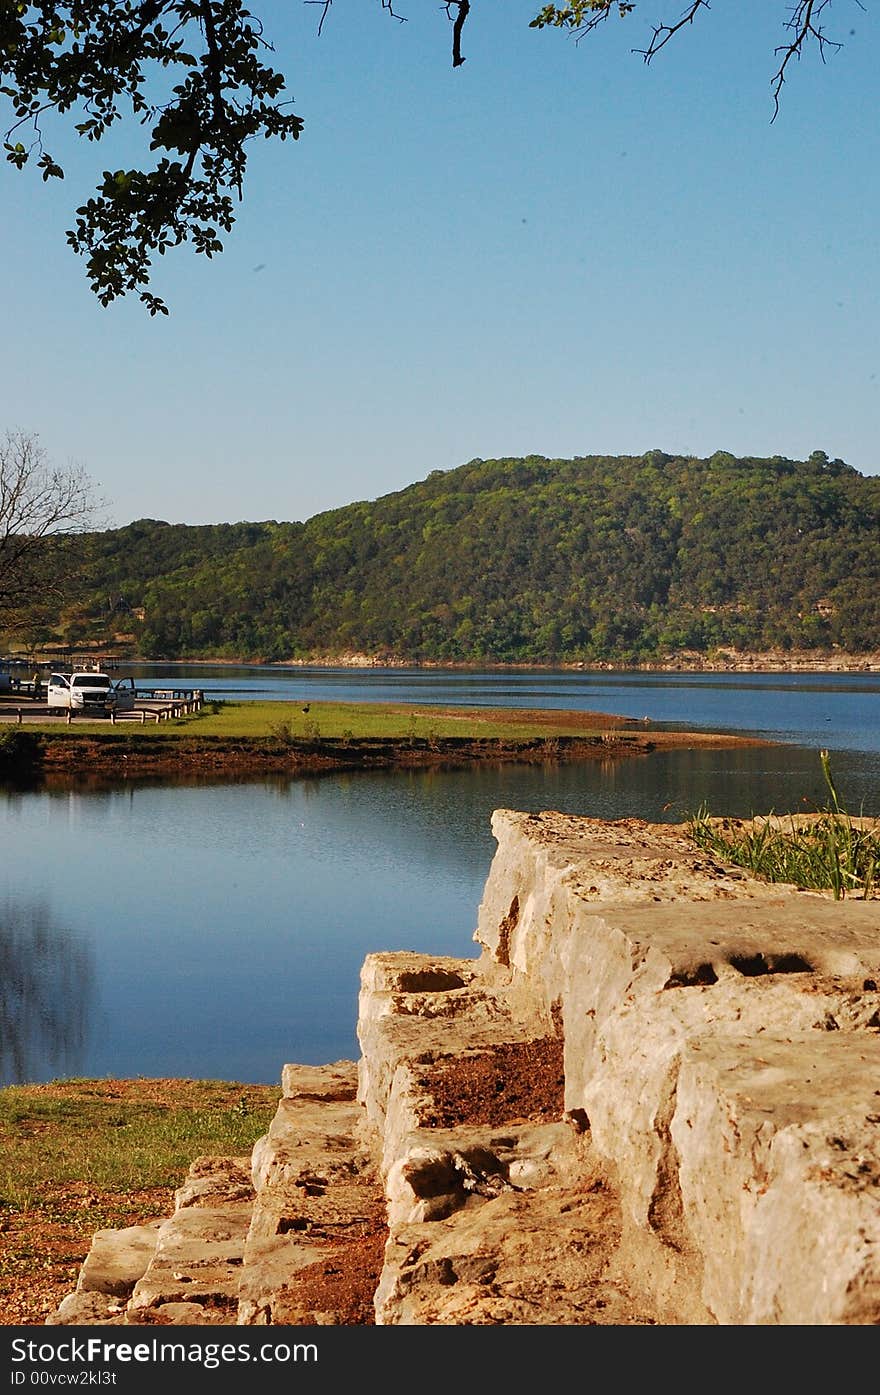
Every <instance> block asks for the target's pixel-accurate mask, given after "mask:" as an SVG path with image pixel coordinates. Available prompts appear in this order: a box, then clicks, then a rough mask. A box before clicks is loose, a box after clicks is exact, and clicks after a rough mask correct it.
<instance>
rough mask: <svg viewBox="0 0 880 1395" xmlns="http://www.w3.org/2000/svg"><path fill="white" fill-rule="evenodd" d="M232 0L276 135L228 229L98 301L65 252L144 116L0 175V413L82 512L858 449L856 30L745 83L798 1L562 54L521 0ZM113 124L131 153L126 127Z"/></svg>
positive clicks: (871, 270)
mask: <svg viewBox="0 0 880 1395" xmlns="http://www.w3.org/2000/svg"><path fill="white" fill-rule="evenodd" d="M400 8H401V13H403V14H404V15H406V16H407V22H406V23H403V24H400V23H396V22H395V21H394V20H393V19H390V18H389V16H388V14H387V13H386V12H384V11H383V10H382V8H381V6H380V3H379V0H335V3H334V6H333V9H332V10H331V12H330V14H329V16H328V19H327V22H326V24H325V26H324V30H323V33H322V35H321V37H320V38H318V37H316V32H315V31H316V24H317V18H318V15H319V13H320V10H319V9H318V8H317V7H316V6H313V5H308V4H302V3H299V0H253V4H252V9H253V10H254V11H255V12H256V13H258V14H259V15H261V17H262V18H263V19H264V21H265V24H266V30H267V34H268V36H269V37H271V38H272V39H273V41H274V43H275V49H276V54H275V62H276V65H277V66H278V67H279V68H280V69H281V70H282V71H283V72H284V73H285V74H286V76H287V78H288V83H289V94H290V95H291V97H292V98H293V104H294V110H296V111H297V112H298V113H299V114H300V115H301V116H302V117H303V118H304V120H305V130H304V133H303V135H302V137H301V139H300V140H299V141H298V142H296V143H294V142H287V143H286V144H284V145H272V144H270V143H261V144H260V145H258V146H255V147H254V150H253V154H252V156H251V164H250V178H249V181H248V185H247V187H246V190H245V198H244V202H243V204H242V205H240V208H239V216H238V221H237V223H236V226H235V228H234V229H233V231H232V233H231V234H230V235H229V236H228V238H227V239H226V250H225V251H224V252H223V253H222V254H221V255H220V256H218V257H217V258H215V259H214V260H213V261H211V262H208V261H206V260H205V259H204V258H201V257H197V256H196V255H195V254H194V253H192V252H191V251H189V250H188V249H184V248H182V249H179V250H177V251H176V252H175V253H173V254H170V255H169V256H168V257H166V258H164V259H159V258H157V264H156V268H155V277H154V281H153V286H152V289H153V290H154V291H155V292H156V293H157V294H159V295H161V296H163V297H164V299H165V300H166V301H167V302H168V304H169V306H170V310H171V314H170V316H169V317H167V318H165V317H156V318H153V319H151V318H150V317H149V315H148V314H147V313H146V312H145V311H144V310H143V308H142V307H141V306H140V305H139V303H137V302H136V301H135V300H127V301H122V302H117V303H115V304H114V305H112V306H110V307H108V308H106V309H105V308H102V307H101V305H100V304H99V303H98V301H97V299H96V298H95V296H94V295H93V294H92V292H91V291H90V290H89V288H88V286H87V283H86V280H85V275H84V267H83V264H82V262H81V261H80V259H79V258H77V257H76V256H75V255H74V254H73V253H72V252H70V251H69V250H68V248H67V246H66V243H65V238H64V233H65V230H66V229H67V228H68V227H70V226H71V224H72V221H73V219H72V211H73V209H74V208H75V206H76V205H77V204H78V203H81V202H83V201H84V199H85V198H86V197H88V195H89V194H90V193H91V191H92V188H93V184H94V182H95V179H96V178H97V177H98V176H99V174H100V172H101V170H103V169H105V168H115V167H117V166H118V165H122V164H125V163H134V156H133V149H134V147H136V146H137V143H138V137H137V135H135V134H131V133H130V134H128V135H126V136H121V135H120V136H116V137H114V141H113V144H112V145H108V146H107V148H106V150H105V149H102V147H101V146H98V147H95V146H89V147H85V148H84V149H82V150H77V149H75V148H71V145H70V142H68V141H66V140H65V138H64V136H63V133H60V137H59V138H55V137H54V132H53V129H52V128H51V127H47V128H46V144H47V146H48V148H50V149H52V150H53V151H55V152H57V153H59V154H60V155H61V156H62V163H64V164H65V168H66V172H67V177H66V179H65V180H64V182H63V183H53V184H51V185H44V184H42V182H41V181H40V179H39V177H38V176H37V175H36V174H35V173H24V174H18V173H16V172H15V171H14V170H13V169H12V168H11V167H9V168H6V167H4V168H2V169H0V250H2V273H0V275H2V283H0V284H2V304H3V327H4V333H3V335H2V336H0V429H5V428H7V427H10V428H15V429H23V430H25V431H29V432H35V433H36V434H38V435H39V437H40V440H41V442H42V444H43V446H44V447H45V448H46V450H47V452H48V453H49V455H50V457H51V458H52V459H53V460H55V461H56V462H57V463H59V464H67V463H72V462H73V463H76V464H79V465H81V466H83V467H84V468H85V469H86V470H87V471H88V473H89V474H90V475H91V477H92V478H93V480H94V481H95V483H96V485H97V487H98V489H99V490H100V492H101V494H102V495H103V496H104V498H105V500H106V502H107V508H106V511H105V513H104V514H103V515H102V517H101V522H103V523H106V524H108V525H115V524H125V523H128V522H130V521H132V520H133V519H136V518H142V517H151V518H162V519H166V520H167V521H168V522H171V523H215V522H235V521H239V520H244V519H247V520H261V519H269V518H275V519H278V520H291V519H305V518H308V517H310V516H311V515H313V514H315V513H318V512H320V511H322V510H324V509H328V508H335V507H337V506H339V505H342V504H346V503H349V502H351V501H353V500H356V499H373V498H376V497H378V496H379V495H382V494H385V493H388V492H390V491H392V490H396V489H401V488H403V487H405V486H406V485H407V484H410V483H412V482H413V481H415V480H418V479H422V478H424V476H426V475H427V474H428V473H429V472H430V471H431V470H435V469H452V468H454V467H455V466H457V465H460V464H462V463H463V462H465V461H467V460H470V459H472V458H473V457H475V456H480V457H483V458H485V459H488V458H491V457H495V456H502V455H526V454H529V453H532V452H534V453H538V454H544V455H550V456H571V455H589V454H594V453H607V454H639V453H641V452H643V451H645V450H650V449H653V448H658V449H661V450H665V451H668V452H689V453H693V454H696V455H707V454H711V453H712V452H713V451H715V450H728V451H732V452H733V453H734V454H738V455H744V454H754V455H774V454H780V455H786V456H791V457H795V458H797V457H801V456H805V455H808V454H809V453H810V451H812V450H817V449H818V450H825V451H826V452H827V453H828V454H829V455H830V456H832V457H833V456H840V457H841V458H843V459H844V460H846V461H848V462H849V463H850V464H851V465H854V466H855V467H856V468H857V469H858V470H860V471H861V472H862V473H865V474H874V473H877V471H878V469H880V439H878V431H877V427H878V405H880V352H878V324H880V315H878V310H880V306H878V291H880V259H878V256H877V251H878V231H877V230H878V227H880V198H878V187H877V170H878V168H880V160H878V154H880V151H878V121H877V103H876V65H877V54H878V42H877V41H878V18H877V14H876V9H875V7H872V6H871V5H870V4H868V5H867V6H866V8H865V9H862V8H861V7H860V6H859V5H858V4H857V3H856V0H834V4H833V5H832V6H831V8H830V11H828V12H826V28H827V30H828V32H829V35H830V36H831V37H834V38H839V39H841V40H843V42H844V46H843V48H842V49H841V50H840V51H839V52H834V53H832V52H829V53H828V55H827V61H826V63H825V64H824V65H823V64H822V63H821V62H820V60H819V59H818V57H817V56H816V55H815V54H812V55H809V56H806V57H804V58H803V59H802V60H801V62H800V63H799V64H796V65H794V70H793V71H792V72H791V76H790V79H789V81H788V82H787V83H786V85H785V88H784V91H783V97H782V104H781V110H780V114H779V117H778V119H777V120H776V121H775V122H772V123H771V117H772V114H773V105H772V96H771V87H770V80H771V77H772V74H773V70H774V65H775V59H774V51H773V50H774V46H775V45H776V44H778V43H780V42H781V41H782V39H783V37H784V32H783V29H782V24H783V21H784V19H785V18H786V16H787V14H788V12H789V7H788V5H787V4H785V3H781V0H780V3H777V0H740V3H738V4H734V3H733V0H716V3H715V5H714V6H713V8H712V9H711V10H707V11H705V12H704V13H702V14H701V15H700V16H699V18H698V20H697V22H696V23H695V24H694V25H693V26H692V27H690V28H689V29H687V30H685V31H683V32H682V33H681V34H680V35H679V36H678V37H677V38H676V39H675V40H674V41H673V42H672V43H670V44H669V45H668V46H667V48H666V49H665V50H664V51H663V53H661V54H660V55H659V56H658V57H657V58H656V59H655V61H654V62H653V63H652V64H650V65H649V66H646V65H645V64H644V63H643V62H642V60H641V59H640V58H639V57H638V56H637V55H636V54H634V53H633V52H632V51H631V50H632V49H634V48H639V47H643V46H644V44H645V43H646V42H647V39H648V37H649V35H650V27H651V25H652V23H654V22H656V21H657V20H659V19H666V20H670V19H675V18H677V16H678V14H679V13H680V9H679V8H678V7H677V6H676V4H675V0H673V3H672V4H671V5H670V6H669V7H666V6H665V5H664V4H663V3H662V0H640V3H639V5H638V8H637V11H636V13H635V15H633V16H631V17H630V18H629V19H627V20H625V21H618V20H616V19H611V20H609V22H608V23H606V24H605V25H603V26H602V27H600V29H599V30H598V31H597V32H596V33H595V34H593V35H592V36H590V37H589V38H588V39H585V40H584V41H583V42H582V43H580V44H575V43H574V42H572V40H571V39H570V38H567V37H565V36H564V35H562V34H561V33H558V32H555V31H549V30H547V31H543V32H538V31H532V30H529V28H528V20H529V18H530V17H531V15H532V14H533V13H534V12H535V10H536V9H537V8H538V4H537V3H528V0H506V2H505V3H504V4H503V5H502V4H501V3H499V0H472V11H471V16H470V19H469V21H468V25H467V28H466V30H465V38H464V52H465V55H466V59H467V61H466V62H465V64H464V65H463V66H462V67H461V68H459V69H456V70H453V68H452V66H451V61H450V28H449V24H448V21H447V19H446V16H445V14H444V12H443V9H442V7H441V6H439V5H436V4H434V3H430V4H429V3H428V0H400ZM127 147H128V148H127Z"/></svg>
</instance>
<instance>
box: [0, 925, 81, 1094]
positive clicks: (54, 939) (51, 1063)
mask: <svg viewBox="0 0 880 1395" xmlns="http://www.w3.org/2000/svg"><path fill="white" fill-rule="evenodd" d="M94 992H95V966H94V962H93V955H92V953H91V951H90V949H89V948H88V947H87V946H86V945H85V944H84V943H83V942H82V941H81V940H79V939H77V937H76V936H74V935H73V934H71V933H70V931H68V930H66V929H64V927H63V926H61V925H58V924H57V923H53V920H52V916H51V913H50V911H49V908H48V903H46V902H42V901H28V900H16V899H13V898H7V900H6V901H5V902H2V903H0V1084H3V1085H18V1084H23V1083H25V1082H26V1081H29V1080H45V1079H47V1078H49V1077H50V1076H52V1075H53V1074H55V1075H75V1074H77V1073H78V1071H79V1070H80V1068H81V1067H82V1064H83V1062H84V1060H85V1049H86V1027H87V1023H88V1021H89V1019H90V1017H91V1015H92V1004H93V999H94Z"/></svg>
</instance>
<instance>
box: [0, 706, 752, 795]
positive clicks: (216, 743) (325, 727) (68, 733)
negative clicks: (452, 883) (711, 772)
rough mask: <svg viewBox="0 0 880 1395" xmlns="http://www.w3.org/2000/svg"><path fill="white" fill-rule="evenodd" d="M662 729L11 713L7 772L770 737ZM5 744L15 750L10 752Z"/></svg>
mask: <svg viewBox="0 0 880 1395" xmlns="http://www.w3.org/2000/svg"><path fill="white" fill-rule="evenodd" d="M766 744H769V743H767V742H763V741H759V740H758V739H757V738H747V737H738V736H723V735H716V734H713V733H709V732H688V731H667V730H655V729H654V728H653V727H652V725H651V723H650V722H647V721H637V720H635V719H633V718H627V717H620V716H615V715H612V714H608V713H600V712H576V711H565V710H557V709H547V710H544V709H529V708H497V707H496V708H478V707H473V708H464V707H443V706H437V705H431V706H427V705H421V704H408V703H378V702H377V703H372V702H363V703H350V702H295V701H285V702H278V701H276V702H268V701H267V702H259V701H257V702H251V701H246V702H213V703H212V702H209V703H207V704H205V706H204V707H203V708H202V709H201V711H199V712H193V713H189V714H187V715H185V716H180V717H174V718H170V719H168V720H165V721H161V722H156V721H150V722H147V723H145V724H143V725H142V724H141V723H140V722H138V721H132V720H125V721H122V720H120V721H118V722H116V723H110V722H109V721H108V720H106V719H103V720H101V721H94V720H85V719H83V718H82V717H77V718H75V719H74V720H73V721H72V722H71V723H70V724H68V723H67V722H66V720H65V719H64V718H58V717H56V718H53V719H46V718H45V717H40V716H38V715H37V714H36V713H34V714H33V715H30V714H29V715H28V716H27V718H26V719H25V721H24V723H23V724H22V725H21V726H18V725H17V724H16V723H15V721H14V719H13V720H12V721H10V720H9V719H7V720H6V721H5V722H2V723H0V771H2V770H3V769H4V768H5V771H6V772H7V773H8V772H9V771H10V767H11V766H12V765H17V767H18V769H19V771H20V772H21V773H22V774H28V773H29V774H31V775H32V776H34V777H37V776H40V775H47V774H51V773H61V774H63V773H65V772H66V773H77V774H94V775H97V774H103V775H105V776H109V777H123V778H128V777H130V776H133V775H151V774H156V775H160V776H161V775H165V776H166V777H171V776H172V775H175V774H176V775H183V774H186V773H189V774H203V773H208V772H210V773H212V774H214V775H218V774H219V775H222V774H223V773H228V774H240V773H251V774H258V773H288V774H297V773H322V772H328V773H330V772H333V771H354V770H366V769H370V770H375V769H385V770H395V769H412V768H430V767H433V768H438V767H465V766H470V765H474V764H477V763H486V762H494V763H498V762H505V763H509V762H528V763H530V764H532V763H535V762H548V761H573V760H591V759H593V760H595V759H600V760H607V759H612V758H617V757H625V756H635V755H647V754H649V753H650V752H651V751H654V750H656V749H658V748H659V747H670V746H676V747H682V746H686V747H691V748H696V747H706V746H719V745H727V746H743V745H751V746H754V745H766ZM4 750H5V753H6V759H5V761H4V757H3V753H4Z"/></svg>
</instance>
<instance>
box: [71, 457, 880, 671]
mask: <svg viewBox="0 0 880 1395" xmlns="http://www.w3.org/2000/svg"><path fill="white" fill-rule="evenodd" d="M878 542H880V477H876V476H864V475H862V474H860V473H859V472H858V471H856V470H855V469H853V468H852V467H851V466H849V465H846V464H845V463H844V462H843V461H840V460H833V461H832V460H828V459H827V457H826V456H825V455H824V454H823V453H822V452H820V451H816V452H814V453H813V455H812V456H811V457H810V459H809V460H806V461H795V460H788V459H784V458H782V457H778V456H777V457H773V458H772V459H735V458H734V457H733V456H731V455H728V454H726V453H724V452H718V453H716V454H715V455H713V456H712V457H711V458H710V459H693V458H679V457H675V456H670V455H665V454H663V453H662V452H661V451H651V452H649V453H648V454H647V455H644V456H641V457H612V456H590V457H583V458H577V459H573V460H549V459H546V458H544V457H542V456H529V457H528V458H527V459H505V460H489V461H484V460H472V461H470V462H469V463H468V464H466V465H462V466H460V467H459V468H458V469H455V470H450V471H439V470H438V471H434V472H433V473H432V474H431V475H430V476H429V477H428V478H427V479H425V480H423V481H421V482H420V483H417V484H414V485H411V486H410V487H409V488H407V489H403V490H401V491H399V492H397V493H394V494H389V495H386V496H384V497H382V498H380V499H377V500H375V501H372V502H361V503H355V504H350V505H348V506H347V507H345V508H340V509H334V510H332V511H330V512H327V513H322V514H318V515H316V516H315V517H313V518H311V519H309V520H308V521H307V522H305V523H277V522H265V523H238V524H227V525H223V526H211V527H191V526H173V525H169V524H167V523H162V522H158V521H154V520H149V519H142V520H140V521H139V522H137V523H133V524H131V525H130V526H128V527H125V528H119V529H115V530H112V531H108V532H102V533H93V534H90V535H86V536H85V537H84V538H83V539H82V542H81V545H82V546H83V547H84V548H87V549H88V552H89V554H90V556H89V561H88V567H87V573H88V574H89V576H90V578H91V580H90V583H89V585H90V588H91V589H90V595H89V597H88V598H87V604H86V606H85V609H84V610H83V611H82V612H81V613H80V617H79V620H78V621H77V620H74V621H71V626H70V628H69V630H68V633H67V637H68V638H71V637H73V638H75V639H76V640H78V642H82V641H83V639H84V637H85V636H86V635H88V636H89V637H90V638H92V639H94V640H100V639H101V638H102V637H103V638H104V639H106V638H108V637H109V636H110V634H112V633H113V632H114V631H117V632H118V631H127V632H130V633H132V634H133V635H134V636H135V641H134V643H135V647H136V648H137V650H138V651H139V652H140V653H141V654H143V655H144V656H145V657H150V658H175V657H197V656H199V657H205V658H208V657H221V656H225V657H241V658H251V659H265V660H281V659H286V658H295V657H300V658H306V657H310V656H315V655H318V654H334V653H335V654H341V653H343V652H345V651H351V650H356V651H364V652H367V653H371V654H391V653H393V654H395V655H398V656H402V657H405V658H408V659H412V660H440V661H455V662H458V661H483V662H486V661H493V660H494V661H499V662H511V661H519V662H542V663H546V662H554V661H559V660H565V661H571V660H586V661H596V660H602V659H618V660H621V659H623V660H639V659H646V658H652V657H653V658H656V657H660V656H663V655H666V654H669V653H670V652H679V651H682V650H685V649H688V650H695V651H699V652H707V651H710V650H712V649H713V648H715V647H717V646H721V645H727V646H732V647H734V648H738V649H764V648H768V647H781V648H783V649H788V648H798V649H801V648H804V649H816V648H826V647H829V646H831V645H839V646H841V647H842V648H844V649H846V650H849V651H865V650H869V649H875V648H880V546H878ZM141 615H142V618H141ZM58 638H64V633H63V631H59V632H58Z"/></svg>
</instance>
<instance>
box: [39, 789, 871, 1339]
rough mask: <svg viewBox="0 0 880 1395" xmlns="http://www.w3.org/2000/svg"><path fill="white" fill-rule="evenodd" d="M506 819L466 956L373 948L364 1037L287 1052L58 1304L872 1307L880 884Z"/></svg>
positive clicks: (518, 816) (737, 1321)
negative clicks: (224, 1129)
mask: <svg viewBox="0 0 880 1395" xmlns="http://www.w3.org/2000/svg"><path fill="white" fill-rule="evenodd" d="M493 831H494V834H495V837H496V840H497V852H496V854H495V857H494V859H493V862H492V865H491V868H490V870H489V875H488V879H487V882H486V886H485V890H484V894H483V898H482V902H481V904H480V906H479V909H478V917H477V927H476V932H475V941H476V943H477V945H478V951H477V953H476V955H475V957H473V958H470V959H451V958H444V957H432V956H426V955H417V954H410V953H376V954H373V955H370V956H369V957H368V958H367V960H366V961H365V963H364V965H363V969H362V974H361V991H360V1000H359V1011H358V1039H359V1044H360V1053H361V1054H360V1057H359V1059H358V1061H357V1062H337V1063H335V1064H333V1065H328V1066H325V1067H306V1066H294V1065H288V1066H285V1067H284V1070H283V1072H282V1087H283V1098H282V1099H281V1100H280V1102H279V1108H278V1113H277V1115H276V1119H275V1121H274V1122H273V1124H272V1127H271V1128H270V1130H269V1133H268V1134H267V1135H266V1137H265V1138H263V1139H261V1140H260V1141H259V1143H258V1144H257V1145H256V1147H255V1149H254V1152H253V1156H252V1157H251V1158H250V1159H244V1160H242V1159H225V1160H224V1159H201V1160H197V1161H196V1162H195V1163H194V1164H193V1167H192V1169H191V1171H190V1176H189V1177H188V1178H187V1179H186V1181H185V1182H184V1184H183V1186H182V1187H181V1189H180V1190H179V1192H178V1193H177V1198H176V1209H175V1213H174V1215H173V1216H172V1217H170V1218H169V1219H168V1220H167V1221H165V1222H163V1223H162V1224H160V1225H155V1224H154V1225H153V1226H146V1227H134V1228H132V1229H131V1230H128V1231H119V1232H99V1234H98V1235H97V1236H96V1237H95V1240H94V1243H93V1246H92V1250H91V1252H90V1255H89V1257H88V1258H87V1260H86V1263H85V1265H84V1266H83V1269H82V1271H81V1273H80V1277H79V1282H78V1285H77V1291H76V1292H75V1293H74V1294H72V1295H70V1297H69V1298H68V1299H66V1300H65V1301H64V1303H63V1304H62V1305H61V1308H60V1309H59V1311H58V1313H56V1314H55V1315H54V1316H53V1318H52V1319H51V1321H52V1322H53V1323H71V1322H75V1323H82V1322H94V1323H101V1322H112V1323H143V1322H150V1321H161V1322H166V1323H168V1322H180V1323H184V1322H193V1321H199V1322H225V1323H237V1324H255V1323H256V1324H270V1323H271V1324H278V1323H285V1324H309V1323H333V1324H339V1323H370V1322H375V1323H376V1324H379V1325H386V1326H391V1325H395V1324H408V1325H412V1324H431V1325H436V1324H467V1325H474V1324H482V1325H487V1324H499V1323H514V1324H541V1325H548V1324H557V1325H574V1324H581V1325H583V1324H593V1325H599V1324H614V1325H624V1324H626V1325H647V1324H658V1323H659V1324H695V1323H699V1324H718V1325H759V1324H811V1325H817V1324H818V1325H844V1324H875V1323H877V1322H878V1321H880V992H878V987H877V984H878V982H880V902H878V901H877V900H873V901H858V900H852V899H848V900H846V901H844V902H835V901H833V900H832V899H831V898H830V897H828V896H825V895H824V894H821V893H814V892H801V891H797V890H796V889H795V888H793V887H789V886H778V885H777V886H771V885H768V884H765V883H761V882H757V881H755V880H753V879H751V878H749V877H748V876H746V874H744V873H742V872H740V871H739V870H738V869H736V868H733V867H729V866H725V865H722V864H720V863H718V862H716V861H714V860H713V859H712V858H710V857H709V856H707V854H705V853H704V852H701V851H699V850H697V849H696V848H695V846H694V844H693V843H692V841H691V840H690V838H689V837H688V834H687V830H686V829H685V828H684V827H680V826H673V825H665V824H664V825H652V824H647V823H642V822H640V821H638V820H625V821H619V822H602V821H599V820H590V819H583V818H573V817H569V816H566V815H562V814H559V813H553V812H547V813H542V814H526V813H517V812H514V811H507V810H499V811H496V813H495V815H494V816H493Z"/></svg>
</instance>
